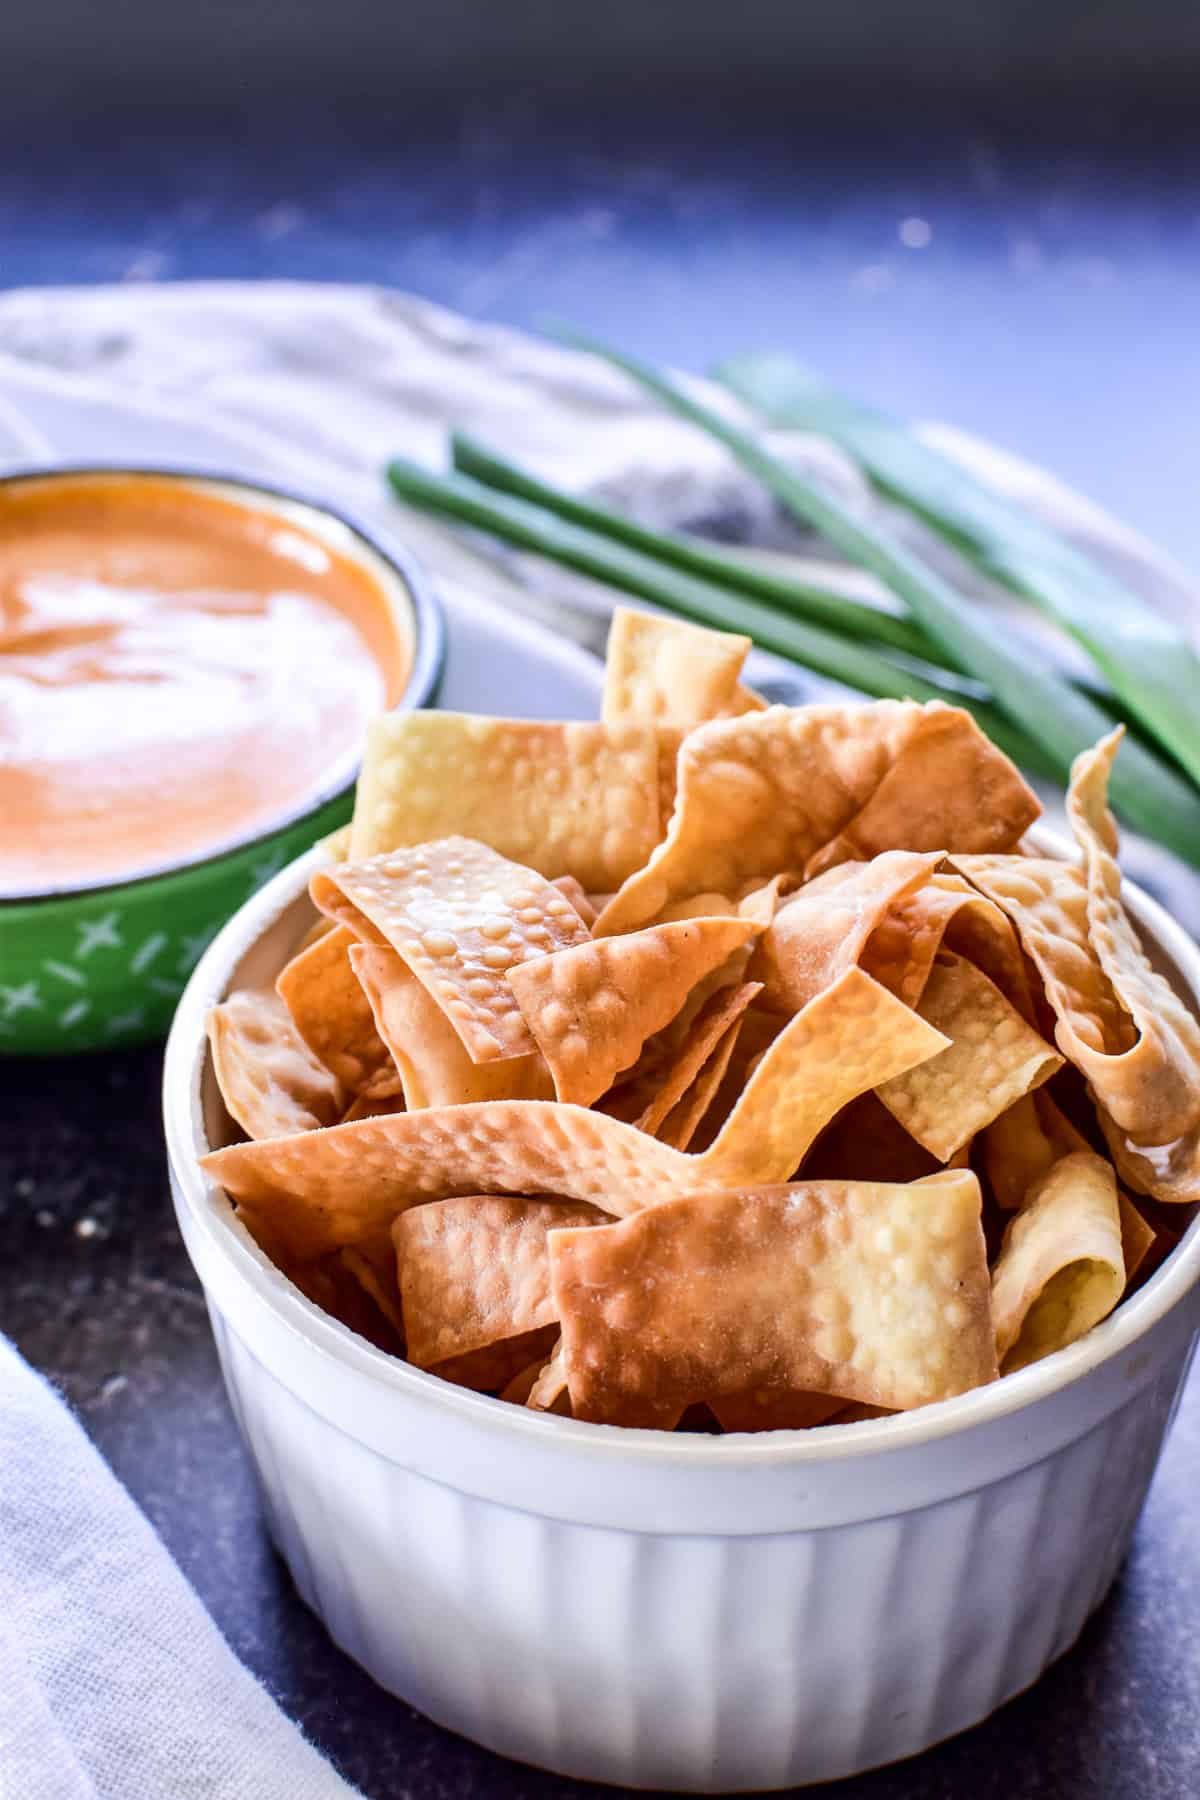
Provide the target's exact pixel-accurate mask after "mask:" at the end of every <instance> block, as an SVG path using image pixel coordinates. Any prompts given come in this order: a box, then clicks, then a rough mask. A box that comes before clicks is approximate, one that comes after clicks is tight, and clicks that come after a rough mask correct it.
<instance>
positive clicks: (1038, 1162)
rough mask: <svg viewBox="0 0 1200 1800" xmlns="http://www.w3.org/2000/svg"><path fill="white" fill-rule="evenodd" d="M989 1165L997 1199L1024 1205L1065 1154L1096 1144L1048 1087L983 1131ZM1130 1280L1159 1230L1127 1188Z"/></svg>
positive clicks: (1124, 1238)
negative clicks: (1131, 1196)
mask: <svg viewBox="0 0 1200 1800" xmlns="http://www.w3.org/2000/svg"><path fill="white" fill-rule="evenodd" d="M982 1141H983V1156H984V1168H985V1169H986V1171H987V1176H988V1180H989V1182H990V1183H991V1187H992V1192H993V1194H995V1196H996V1200H997V1203H998V1204H999V1205H1000V1206H1001V1207H1003V1208H1004V1209H1005V1210H1006V1211H1012V1210H1014V1209H1015V1208H1017V1207H1019V1206H1021V1205H1023V1204H1024V1202H1025V1199H1026V1196H1027V1195H1028V1194H1029V1193H1030V1191H1031V1189H1032V1188H1033V1187H1034V1185H1035V1183H1037V1182H1039V1181H1041V1180H1042V1178H1043V1176H1045V1175H1047V1174H1049V1172H1050V1170H1051V1168H1052V1167H1053V1166H1054V1164H1055V1163H1056V1162H1058V1161H1059V1159H1060V1158H1062V1157H1064V1156H1070V1155H1071V1153H1072V1152H1073V1151H1076V1150H1088V1151H1090V1150H1091V1145H1090V1144H1089V1143H1088V1142H1087V1139H1086V1138H1085V1137H1083V1135H1082V1134H1081V1133H1080V1132H1078V1131H1076V1129H1075V1127H1074V1125H1072V1124H1071V1121H1070V1120H1069V1119H1068V1118H1067V1117H1066V1115H1065V1114H1064V1113H1062V1112H1061V1111H1060V1110H1059V1108H1058V1107H1057V1106H1056V1105H1055V1103H1054V1101H1053V1100H1052V1099H1051V1098H1050V1095H1049V1094H1048V1093H1046V1092H1045V1091H1044V1090H1043V1091H1041V1092H1040V1093H1037V1094H1026V1095H1024V1096H1023V1097H1022V1098H1021V1099H1020V1100H1018V1101H1017V1102H1016V1104H1015V1105H1013V1106H1010V1107H1009V1109H1008V1111H1007V1112H1006V1113H1004V1114H1002V1115H1001V1117H1000V1118H998V1119H997V1120H995V1121H994V1123H993V1124H991V1125H990V1126H989V1127H988V1129H987V1130H986V1131H985V1132H984V1133H983V1140H982ZM1117 1205H1118V1207H1119V1209H1120V1214H1121V1249H1122V1252H1123V1254H1124V1258H1125V1279H1126V1283H1128V1282H1130V1281H1132V1280H1133V1277H1134V1275H1135V1274H1136V1273H1137V1271H1138V1270H1139V1269H1140V1268H1141V1266H1142V1264H1143V1263H1144V1262H1145V1260H1146V1257H1147V1256H1148V1255H1149V1254H1150V1249H1151V1247H1152V1245H1153V1243H1154V1239H1155V1232H1154V1229H1153V1227H1152V1226H1151V1225H1149V1224H1148V1223H1147V1222H1146V1220H1145V1219H1144V1218H1143V1217H1142V1215H1141V1213H1140V1212H1139V1211H1138V1209H1137V1207H1136V1206H1135V1205H1134V1204H1133V1201H1132V1200H1131V1199H1130V1198H1129V1195H1128V1194H1127V1193H1126V1192H1125V1191H1124V1189H1123V1188H1118V1189H1117Z"/></svg>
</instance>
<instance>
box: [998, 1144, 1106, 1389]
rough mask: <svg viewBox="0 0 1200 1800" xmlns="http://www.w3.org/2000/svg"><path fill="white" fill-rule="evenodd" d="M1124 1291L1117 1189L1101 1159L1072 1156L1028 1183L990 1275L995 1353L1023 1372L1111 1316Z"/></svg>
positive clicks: (1006, 1365) (1084, 1154) (1082, 1152)
mask: <svg viewBox="0 0 1200 1800" xmlns="http://www.w3.org/2000/svg"><path fill="white" fill-rule="evenodd" d="M1124 1286H1125V1259H1124V1254H1123V1252H1122V1249H1121V1215H1120V1209H1119V1207H1118V1203H1117V1183H1116V1178H1115V1177H1114V1175H1113V1172H1112V1169H1111V1168H1110V1167H1109V1165H1108V1163H1106V1162H1105V1161H1104V1159H1103V1157H1100V1156H1095V1155H1093V1153H1092V1152H1091V1151H1090V1150H1076V1151H1073V1152H1072V1153H1071V1155H1069V1156H1064V1157H1061V1158H1060V1159H1059V1160H1058V1161H1057V1162H1056V1163H1054V1164H1053V1165H1052V1167H1051V1168H1050V1170H1049V1171H1048V1172H1047V1174H1046V1175H1044V1176H1043V1177H1042V1179H1041V1180H1040V1181H1039V1182H1037V1183H1036V1184H1035V1185H1034V1188H1033V1190H1032V1192H1031V1193H1030V1195H1029V1197H1028V1200H1027V1202H1026V1204H1025V1205H1024V1206H1023V1207H1022V1209H1021V1211H1020V1212H1019V1213H1017V1215H1016V1217H1015V1218H1014V1219H1013V1220H1012V1222H1011V1223H1010V1225H1009V1227H1008V1229H1007V1231H1006V1232H1005V1234H1004V1243H1003V1246H1002V1247H1001V1251H1000V1256H999V1259H998V1260H997V1263H996V1267H995V1269H994V1271H993V1273H992V1313H993V1317H994V1320H995V1331H996V1350H997V1354H998V1355H999V1357H1000V1359H1001V1361H1002V1363H1003V1365H1004V1368H1005V1371H1006V1372H1008V1371H1009V1370H1011V1369H1020V1368H1024V1366H1025V1365H1026V1364H1027V1363H1031V1362H1037V1361H1038V1360H1039V1358H1041V1357H1043V1356H1049V1355H1050V1353H1051V1352H1052V1351H1054V1350H1061V1349H1062V1348H1063V1346H1064V1345H1065V1344H1071V1343H1074V1341H1075V1339H1076V1338H1078V1337H1082V1336H1083V1334H1084V1332H1085V1331H1090V1330H1091V1328H1092V1326H1093V1325H1096V1324H1098V1323H1099V1322H1100V1320H1101V1319H1103V1318H1105V1317H1106V1316H1107V1314H1109V1313H1110V1312H1111V1311H1112V1309H1113V1307H1114V1306H1115V1305H1116V1304H1117V1301H1118V1300H1119V1299H1120V1298H1121V1292H1122V1289H1123V1288H1124Z"/></svg>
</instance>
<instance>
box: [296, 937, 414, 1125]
mask: <svg viewBox="0 0 1200 1800" xmlns="http://www.w3.org/2000/svg"><path fill="white" fill-rule="evenodd" d="M353 942H354V934H353V933H352V932H350V931H346V930H345V929H343V928H342V927H340V926H335V927H334V928H333V929H332V930H330V931H327V932H325V933H323V934H322V935H321V936H320V937H318V938H316V939H314V940H313V942H312V943H310V944H308V945H307V946H306V947H305V948H304V949H303V950H301V951H299V953H298V954H297V955H295V956H293V958H292V960H291V962H289V963H287V964H286V965H285V967H284V968H283V970H282V971H281V973H280V975H279V978H278V980H277V981H276V983H275V991H276V993H277V994H279V996H280V998H281V999H282V1000H283V1002H284V1004H285V1005H286V1007H287V1009H288V1011H289V1012H290V1013H291V1015H292V1018H293V1020H294V1021H295V1025H296V1030H297V1031H298V1032H299V1033H300V1036H301V1037H302V1038H303V1039H304V1041H305V1043H306V1044H307V1045H308V1047H309V1049H310V1050H311V1051H312V1053H313V1055H314V1056H316V1057H318V1058H319V1059H320V1061H321V1062H323V1063H324V1064H325V1066H326V1068H329V1069H332V1070H333V1072H334V1074H335V1075H336V1076H337V1078H338V1080H339V1081H340V1082H341V1083H342V1085H343V1086H344V1087H346V1088H348V1089H349V1091H350V1092H351V1093H352V1094H355V1093H359V1092H361V1091H362V1089H364V1088H366V1087H374V1085H375V1082H376V1079H377V1078H378V1077H379V1076H380V1074H381V1073H391V1074H394V1073H395V1071H394V1069H393V1068H392V1059H391V1057H390V1056H389V1055H388V1051H387V1046H386V1044H385V1043H384V1042H383V1040H382V1038H381V1037H380V1035H379V1033H378V1032H377V1031H376V1029H375V1020H374V1018H373V1016H372V1013H371V1008H370V1005H369V1003H368V1001H367V997H366V995H365V994H364V993H363V991H362V988H361V986H360V985H359V982H358V980H357V978H356V976H355V973H354V970H353V969H352V968H351V967H350V957H349V954H348V952H349V949H350V945H351V944H352V943H353Z"/></svg>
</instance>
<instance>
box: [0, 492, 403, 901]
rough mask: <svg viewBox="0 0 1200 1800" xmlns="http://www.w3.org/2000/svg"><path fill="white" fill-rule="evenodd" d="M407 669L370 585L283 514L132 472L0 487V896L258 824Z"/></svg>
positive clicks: (155, 862)
mask: <svg viewBox="0 0 1200 1800" xmlns="http://www.w3.org/2000/svg"><path fill="white" fill-rule="evenodd" d="M409 662H410V656H409V647H408V644H407V641H406V637H405V633H404V628H403V626H402V625H399V624H398V623H397V620H396V617H395V614H394V612H393V608H392V606H391V605H390V603H389V598H388V595H387V593H386V591H385V589H384V586H383V583H382V582H381V581H377V580H376V579H375V578H374V576H373V574H372V573H371V571H370V569H369V568H367V567H365V566H364V565H363V564H362V563H360V562H358V561H357V559H355V558H354V557H352V556H350V555H348V554H344V553H343V552H342V551H341V550H340V549H338V548H336V547H334V546H333V545H331V544H330V543H327V542H325V541H324V539H323V537H322V536H321V535H319V534H318V533H317V532H316V531H314V530H310V529H308V528H307V527H306V525H305V524H304V523H303V521H302V519H300V518H297V517H294V516H293V517H285V516H284V515H283V514H281V513H275V512H271V511H268V510H266V509H265V507H264V509H262V510H259V509H258V508H256V507H255V506H254V505H253V503H252V501H250V500H247V501H245V502H242V501H240V500H236V499H233V498H231V497H228V496H227V495H226V494H225V493H222V492H219V491H214V490H213V489H211V488H205V487H203V486H188V485H185V484H184V483H182V482H179V481H173V480H168V479H164V478H155V477H152V476H134V475H117V476H101V475H85V476H70V477H66V476H64V477H60V478H54V479H52V480H33V481H29V482H19V483H10V484H8V485H7V486H5V485H0V895H3V894H5V893H7V894H9V895H13V894H20V893H33V892H36V891H38V890H40V889H43V888H50V887H54V886H55V885H58V884H64V883H79V882H85V881H86V882H91V881H96V882H102V881H108V880H112V879H114V878H118V877H122V876H126V877H128V876H135V875H137V874H138V873H140V872H142V871H144V870H147V869H150V868H155V867H158V866H160V865H162V864H165V863H169V862H172V861H185V860H188V859H190V858H192V857H194V856H197V855H203V854H205V853H208V852H214V851H217V850H219V849H221V848H222V847H223V846H225V845H227V844H229V843H230V842H231V841H232V840H234V839H236V838H238V837H242V836H245V835H248V834H250V833H252V832H254V831H255V830H258V829H266V828H267V827H269V826H270V825H272V824H273V823H275V822H277V821H279V820H281V819H282V818H283V817H284V816H286V815H287V814H288V813H289V812H290V811H291V810H293V809H294V808H296V807H298V806H302V805H303V804H304V803H305V801H306V800H309V799H315V798H316V797H317V795H318V794H319V793H320V792H321V790H322V788H323V787H324V785H325V783H326V780H327V778H328V776H329V774H330V772H331V771H332V770H333V769H334V768H335V766H336V765H337V764H338V763H339V762H340V761H341V760H342V759H344V758H346V757H348V756H351V755H352V754H353V753H354V752H356V751H357V750H358V749H359V748H361V745H362V743H363V739H364V735H365V730H366V724H367V721H368V719H369V718H370V717H371V715H372V714H373V713H376V712H378V711H379V710H380V709H381V708H383V707H385V706H388V705H390V704H392V703H393V702H394V701H395V700H396V699H397V698H398V697H399V695H400V693H401V691H402V689H403V687H404V683H405V680H406V678H407V675H408V669H409Z"/></svg>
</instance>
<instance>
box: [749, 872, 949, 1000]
mask: <svg viewBox="0 0 1200 1800" xmlns="http://www.w3.org/2000/svg"><path fill="white" fill-rule="evenodd" d="M937 862H938V855H937V852H936V851H935V852H932V853H930V854H928V855H925V856H913V855H911V854H910V853H909V852H908V851H906V850H888V851H885V852H884V853H883V855H882V856H877V857H875V858H874V859H873V861H871V862H868V863H860V862H847V863H842V864H841V865H840V867H838V868H836V869H831V870H830V871H829V873H828V874H827V875H820V876H818V877H817V879H816V880H815V881H810V882H809V883H808V884H807V886H805V887H802V888H801V889H800V891H799V893H796V894H793V895H791V897H790V898H789V899H787V900H785V901H784V902H783V904H782V905H781V906H780V908H779V910H778V912H777V913H776V914H775V917H774V919H773V921H772V923H771V925H770V927H769V929H768V930H767V931H765V932H764V933H763V936H762V939H761V941H760V942H759V944H758V945H757V946H756V948H755V951H754V955H753V956H752V957H751V959H750V964H749V971H748V972H749V974H750V975H751V976H752V977H754V978H755V979H757V980H760V981H762V983H763V984H764V993H763V998H762V1002H761V1004H762V1005H763V1006H765V1007H768V1008H769V1009H770V1010H772V1011H774V1012H785V1013H793V1012H799V1010H800V1008H801V1007H802V1006H805V1005H807V1003H808V1001H810V1000H811V999H812V998H813V996H814V995H815V994H819V993H820V992H821V990H822V988H826V987H828V986H829V984H830V982H831V981H835V980H836V979H837V977H838V976H839V975H841V974H842V973H843V972H844V971H845V970H846V969H849V968H851V967H852V966H853V965H854V964H855V963H856V962H858V961H859V958H860V956H861V954H862V951H863V947H864V945H865V944H866V943H867V940H868V938H870V936H871V934H872V933H873V932H874V931H875V930H876V929H877V927H878V926H879V924H880V922H881V920H882V919H883V918H884V916H885V915H886V914H887V912H888V909H889V908H890V907H893V906H894V905H895V904H896V902H897V901H899V900H900V899H901V898H902V897H904V896H905V895H907V894H910V893H911V892H912V890H913V889H914V888H916V887H919V886H920V885H921V884H922V883H923V882H925V881H926V880H927V879H928V878H929V876H931V875H932V873H933V871H934V868H935V867H936V865H937ZM903 998H904V999H905V1000H906V1001H907V999H908V997H907V995H905V996H903Z"/></svg>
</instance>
